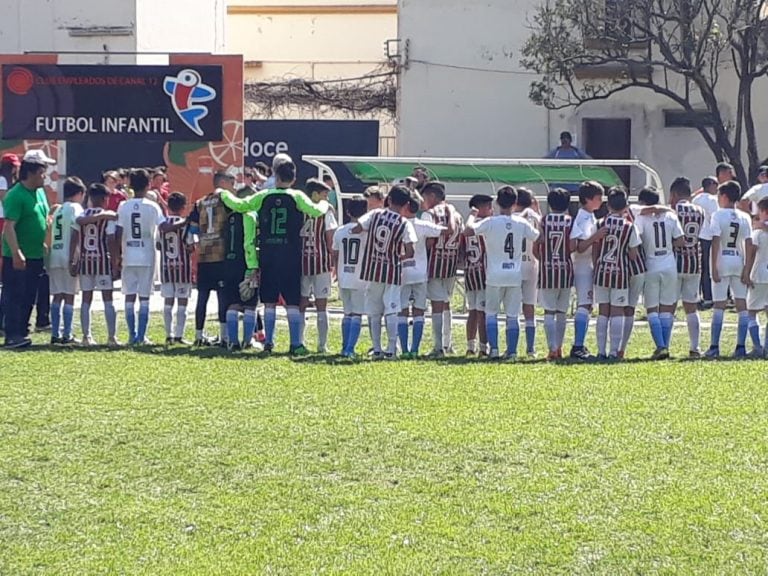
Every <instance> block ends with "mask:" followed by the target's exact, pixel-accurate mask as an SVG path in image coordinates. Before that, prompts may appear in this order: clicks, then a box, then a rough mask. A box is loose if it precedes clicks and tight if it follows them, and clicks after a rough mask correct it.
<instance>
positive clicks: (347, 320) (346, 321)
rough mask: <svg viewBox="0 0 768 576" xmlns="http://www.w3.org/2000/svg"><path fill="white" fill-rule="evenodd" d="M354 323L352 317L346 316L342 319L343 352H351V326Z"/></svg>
mask: <svg viewBox="0 0 768 576" xmlns="http://www.w3.org/2000/svg"><path fill="white" fill-rule="evenodd" d="M351 325H352V317H351V316H344V318H343V320H342V321H341V353H342V354H347V353H349V350H348V347H349V328H350V326H351Z"/></svg>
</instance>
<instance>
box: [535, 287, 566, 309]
mask: <svg viewBox="0 0 768 576" xmlns="http://www.w3.org/2000/svg"><path fill="white" fill-rule="evenodd" d="M539 302H540V303H541V307H542V308H544V310H545V311H546V310H551V311H553V312H567V311H568V305H569V304H570V303H571V289H570V288H548V289H544V290H539Z"/></svg>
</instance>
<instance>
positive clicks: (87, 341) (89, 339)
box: [80, 336, 98, 348]
mask: <svg viewBox="0 0 768 576" xmlns="http://www.w3.org/2000/svg"><path fill="white" fill-rule="evenodd" d="M80 345H81V346H82V347H83V348H93V347H94V346H98V344H96V340H94V339H93V336H86V337H85V338H83V341H82V342H81V343H80Z"/></svg>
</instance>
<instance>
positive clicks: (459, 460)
mask: <svg viewBox="0 0 768 576" xmlns="http://www.w3.org/2000/svg"><path fill="white" fill-rule="evenodd" d="M101 323H102V322H101V320H100V319H99V320H97V324H98V325H100V324H101ZM157 324H158V323H157V321H155V326H157ZM456 330H457V333H458V327H457V328H456ZM591 332H592V333H594V330H591ZM98 336H99V338H102V339H103V335H98ZM153 336H154V337H155V339H156V340H157V341H160V340H161V334H160V333H159V332H157V331H155V333H154V334H153ZM282 337H283V346H284V345H285V344H284V341H285V328H284V327H283V328H282ZM333 337H334V339H333V341H334V343H337V342H338V334H334V335H333ZM539 338H540V342H541V341H542V339H543V335H542V334H541V331H540V332H539ZM675 339H676V348H675V350H674V351H675V353H677V355H680V356H683V355H685V353H686V351H687V346H686V344H687V342H686V340H687V338H686V334H685V329H684V328H682V329H678V330H676V333H675ZM457 341H461V339H460V338H457ZM705 341H706V339H705ZM727 341H728V346H727V347H724V349H723V350H724V351H725V350H729V351H730V350H731V345H730V344H731V341H732V334H729V335H728V338H727ZM363 346H365V344H363ZM632 347H633V349H634V350H635V351H636V352H635V355H636V354H637V352H638V351H642V352H643V353H647V354H650V352H651V344H650V338H649V337H648V336H647V328H646V327H645V326H643V325H638V328H637V330H636V336H635V338H634V340H633V344H632ZM539 348H540V349H541V344H540V346H539ZM540 351H541V350H540ZM765 374H766V370H765V364H764V363H763V362H762V361H742V362H726V361H723V362H687V361H670V362H662V363H644V362H627V363H623V364H619V365H568V364H564V365H556V366H555V365H547V364H545V363H529V362H520V363H517V364H514V365H507V364H489V363H487V362H476V361H465V360H464V359H463V358H458V359H449V360H446V361H443V362H407V363H371V362H362V363H357V364H345V363H337V362H336V361H334V360H333V359H328V358H323V357H310V358H308V359H303V360H300V361H291V360H289V359H288V358H286V357H285V356H280V355H278V356H276V357H273V358H271V359H269V360H262V359H259V358H257V357H255V356H252V355H238V356H234V357H232V356H229V355H227V354H226V353H220V352H218V351H216V350H203V351H189V350H186V349H174V350H172V351H170V352H168V353H165V352H163V351H162V348H155V349H143V350H137V351H130V350H121V351H116V352H112V351H107V350H103V349H100V350H95V351H94V350H53V349H43V350H37V351H31V352H25V353H0V438H1V439H2V445H1V446H2V447H1V448H0V574H13V575H16V574H111V573H120V574H152V575H157V574H201V575H202V574H315V573H318V574H319V573H324V574H342V573H346V574H520V573H537V574H611V575H615V574H658V573H676V574H678V573H679V574H744V573H765V571H766V569H767V566H768V558H767V555H768V553H767V550H768V526H767V525H766V522H768V504H766V497H765V495H766V493H768V476H767V474H766V473H767V472H768V439H767V437H766V423H768V417H767V416H768V400H766V394H765V390H766V377H765Z"/></svg>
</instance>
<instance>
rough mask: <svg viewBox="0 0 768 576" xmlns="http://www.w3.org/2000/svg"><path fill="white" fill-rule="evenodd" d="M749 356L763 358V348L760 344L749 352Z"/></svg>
mask: <svg viewBox="0 0 768 576" xmlns="http://www.w3.org/2000/svg"><path fill="white" fill-rule="evenodd" d="M749 357H750V358H755V359H758V358H764V357H765V349H764V348H763V347H762V346H760V347H759V348H755V349H754V350H752V352H750V353H749Z"/></svg>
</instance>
